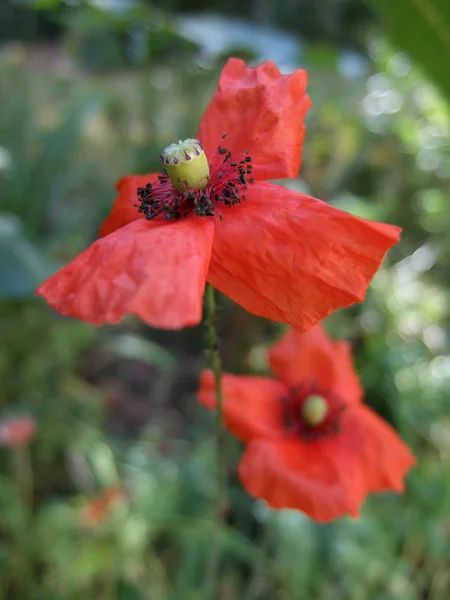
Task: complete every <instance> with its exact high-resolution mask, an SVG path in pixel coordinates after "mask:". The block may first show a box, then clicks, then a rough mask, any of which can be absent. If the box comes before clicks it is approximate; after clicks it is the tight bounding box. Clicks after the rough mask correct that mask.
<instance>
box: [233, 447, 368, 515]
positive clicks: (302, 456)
mask: <svg viewBox="0 0 450 600" xmlns="http://www.w3.org/2000/svg"><path fill="white" fill-rule="evenodd" d="M238 474H239V477H240V479H241V482H242V485H243V486H244V487H245V489H246V490H247V491H248V493H249V494H251V495H252V496H254V497H255V498H260V499H262V500H265V501H266V502H267V503H268V504H269V506H270V507H272V508H291V509H296V510H301V511H302V512H304V513H306V514H307V515H309V516H310V517H311V518H313V519H314V520H316V521H319V522H321V523H325V522H327V521H331V520H332V519H336V518H338V517H342V516H344V515H347V514H351V515H352V516H358V510H359V506H360V504H361V500H362V495H361V484H362V482H361V476H362V474H361V473H360V471H359V469H358V463H357V461H356V459H355V458H354V457H352V456H351V455H350V456H347V455H344V454H342V453H341V452H339V448H337V451H335V452H333V453H331V454H330V453H329V452H327V448H326V446H325V447H324V445H323V444H321V443H320V442H309V443H303V442H301V441H300V440H298V439H296V440H285V441H283V442H281V443H280V442H270V441H259V440H258V441H253V442H251V443H250V444H249V445H248V446H247V448H246V451H245V453H244V455H243V458H242V461H241V463H240V464H239V467H238Z"/></svg>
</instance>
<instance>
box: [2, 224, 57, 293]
mask: <svg viewBox="0 0 450 600" xmlns="http://www.w3.org/2000/svg"><path fill="white" fill-rule="evenodd" d="M55 270H56V267H55V265H54V264H52V263H51V262H50V261H49V260H47V259H46V258H45V257H44V256H42V255H41V253H40V252H39V251H38V250H37V248H35V247H34V246H33V244H32V243H31V242H30V241H29V240H28V239H27V238H26V237H25V236H24V234H23V230H22V225H21V223H20V221H19V219H18V218H17V217H15V216H14V215H9V214H5V213H3V214H1V213H0V298H24V297H26V296H30V295H31V294H33V293H34V290H35V289H36V288H37V287H38V285H39V284H41V283H42V282H43V281H44V280H45V279H47V277H50V275H52V274H53V273H54V272H55Z"/></svg>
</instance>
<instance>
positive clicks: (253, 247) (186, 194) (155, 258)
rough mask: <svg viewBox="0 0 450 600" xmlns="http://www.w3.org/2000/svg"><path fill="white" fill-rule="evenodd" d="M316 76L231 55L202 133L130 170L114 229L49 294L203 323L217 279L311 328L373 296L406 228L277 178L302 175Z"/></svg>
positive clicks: (67, 305)
mask: <svg viewBox="0 0 450 600" xmlns="http://www.w3.org/2000/svg"><path fill="white" fill-rule="evenodd" d="M306 82H307V75H306V73H305V72H304V71H302V70H298V71H295V72H294V73H293V74H291V75H281V74H280V72H279V70H278V69H277V67H276V66H275V65H274V64H273V63H271V62H265V63H263V64H261V65H260V66H258V67H256V68H249V67H247V66H246V65H245V63H244V62H243V61H242V60H238V59H230V60H229V61H228V62H227V63H226V65H225V67H224V69H223V72H222V74H221V76H220V80H219V84H218V87H217V90H216V92H215V94H214V96H213V98H212V100H211V103H210V104H209V106H208V108H207V109H206V112H205V114H204V115H203V118H202V120H201V123H200V127H199V130H198V134H197V137H198V140H186V141H185V142H180V143H179V144H178V145H171V146H169V147H168V148H166V150H165V151H164V153H163V155H162V158H163V163H164V167H165V168H166V171H167V173H166V174H165V175H158V174H155V173H152V174H149V175H139V176H134V175H131V176H126V177H124V178H123V179H121V180H120V181H119V183H118V184H117V190H118V192H119V196H118V197H117V199H116V201H115V203H114V206H113V209H112V212H111V214H110V215H109V216H108V218H107V219H106V220H105V222H104V223H103V225H102V227H101V230H100V234H101V236H102V237H101V238H100V239H99V240H97V241H96V242H94V243H93V244H92V245H91V246H90V247H89V248H87V250H85V251H84V252H82V253H81V254H80V255H79V256H77V257H76V258H75V259H74V260H73V261H72V262H71V263H70V264H69V265H67V266H66V267H65V268H63V269H62V270H61V271H59V272H58V273H56V274H55V275H54V276H53V277H51V278H50V279H49V280H47V281H46V282H45V283H43V284H42V285H41V286H40V288H39V289H38V290H37V294H39V295H40V296H43V297H44V298H45V299H46V300H47V302H48V303H49V304H50V305H51V306H52V307H53V308H55V309H56V310H58V311H59V312H60V313H62V314H64V315H72V316H75V317H78V318H80V319H83V320H84V321H88V322H90V323H94V324H95V325H101V324H103V323H115V322H118V321H119V320H120V319H121V318H122V317H123V315H124V314H126V313H133V314H136V315H137V316H138V317H140V318H141V319H142V320H143V321H145V322H146V323H148V324H150V325H152V326H155V327H161V328H167V329H180V328H182V327H184V326H187V325H196V324H197V323H199V322H200V320H201V317H202V298H203V292H204V288H205V283H206V281H208V282H209V283H210V284H212V285H213V286H214V287H215V288H217V289H218V290H220V291H221V292H223V293H224V294H226V295H227V296H229V297H230V298H231V299H232V300H234V301H235V302H237V303H238V304H240V305H241V306H243V307H244V308H245V309H247V310H248V311H250V312H252V313H254V314H256V315H259V316H263V317H266V318H268V319H272V320H274V321H280V322H286V323H289V324H291V325H292V326H293V327H295V328H296V329H297V330H299V331H303V330H307V329H309V328H310V327H312V326H313V325H314V324H315V323H317V322H318V321H319V320H320V319H322V318H324V317H325V316H326V315H327V314H328V313H330V312H331V311H332V310H335V309H337V308H340V307H343V306H348V305H350V304H353V303H354V302H361V301H362V300H363V298H364V295H365V291H366V288H367V286H368V284H369V282H370V280H371V278H372V276H373V275H374V273H375V272H376V270H377V269H378V267H379V266H380V263H381V261H382V259H383V257H384V254H385V253H386V251H387V250H388V249H389V248H390V247H391V246H392V245H393V244H395V243H397V241H398V240H399V231H400V230H399V229H398V228H397V227H394V226H390V225H385V224H381V223H376V222H370V221H366V220H364V219H359V218H356V217H353V216H351V215H349V214H347V213H345V212H342V211H340V210H337V209H336V208H332V207H331V206H328V205H327V204H325V203H323V202H321V201H319V200H315V199H314V198H310V197H308V196H306V195H304V194H301V193H299V192H295V191H292V190H288V189H285V188H283V187H280V186H278V185H274V184H271V183H268V182H267V181H265V180H267V179H272V178H278V179H282V178H287V177H296V176H297V173H298V169H299V167H300V159H301V150H302V144H303V137H304V133H305V127H304V125H303V121H304V117H305V114H306V112H307V111H308V109H309V107H310V105H311V102H310V99H309V97H308V96H307V95H306V93H305V89H306ZM224 133H226V134H227V135H226V137H224V135H223V134H224ZM177 169H178V170H179V174H180V175H178V176H177V174H176V171H177ZM190 169H192V170H191V171H189V170H190ZM186 170H187V171H189V173H187V171H186Z"/></svg>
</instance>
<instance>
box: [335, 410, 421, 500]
mask: <svg viewBox="0 0 450 600" xmlns="http://www.w3.org/2000/svg"><path fill="white" fill-rule="evenodd" d="M340 426H341V436H340V439H341V443H342V445H343V446H344V447H345V449H346V450H347V452H352V453H354V454H355V456H358V459H359V461H360V463H361V471H362V472H363V473H364V477H365V480H366V487H367V491H368V492H380V491H383V490H393V491H395V492H402V491H403V489H404V478H405V475H406V473H407V472H408V471H409V469H410V468H411V467H412V466H413V465H414V464H415V462H416V459H415V458H414V456H413V455H412V453H411V450H410V449H409V448H408V446H407V445H406V444H405V443H404V442H403V441H402V440H401V439H400V437H399V435H398V434H397V432H396V431H395V430H394V429H393V428H392V427H390V425H389V424H388V423H386V421H384V420H383V419H382V418H381V417H380V416H379V415H377V414H376V413H375V412H374V411H373V410H371V409H370V408H369V407H368V406H364V405H362V404H361V405H358V406H352V407H349V408H348V409H347V410H346V411H345V412H344V414H343V416H342V420H341V424H340Z"/></svg>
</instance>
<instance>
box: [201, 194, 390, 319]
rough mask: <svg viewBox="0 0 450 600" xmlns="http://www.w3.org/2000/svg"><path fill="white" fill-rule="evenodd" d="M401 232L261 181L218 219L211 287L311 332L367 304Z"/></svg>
mask: <svg viewBox="0 0 450 600" xmlns="http://www.w3.org/2000/svg"><path fill="white" fill-rule="evenodd" d="M399 232H400V230H399V228H398V227H394V226H392V225H385V224H383V223H375V222H372V221H366V220H364V219H360V218H357V217H353V216H352V215H349V214H348V213H345V212H342V211H340V210H338V209H336V208H333V207H331V206H329V205H328V204H325V203H324V202H321V201H320V200H315V199H314V198H310V197H308V196H305V195H304V194H300V193H299V192H294V191H292V190H288V189H285V188H283V187H281V186H278V185H273V184H270V183H265V182H262V183H257V184H254V185H252V186H250V188H249V189H248V192H247V200H245V201H244V203H243V204H241V205H239V206H235V207H233V208H231V209H230V210H227V211H226V212H224V220H223V221H221V222H219V221H217V223H216V230H215V235H214V245H213V253H212V256H211V264H210V269H209V273H208V281H209V282H210V283H211V284H212V285H213V286H214V287H216V288H217V289H218V290H220V291H221V292H223V293H224V294H226V295H227V296H229V297H230V298H231V299H232V300H234V301H235V302H237V303H238V304H240V305H241V306H243V307H244V308H245V309H246V310H248V311H249V312H251V313H254V314H256V315H259V316H262V317H266V318H267V319H272V320H273V321H280V322H285V323H289V324H290V325H292V326H293V327H294V328H295V329H297V330H298V331H306V330H308V329H310V328H311V327H313V325H315V324H316V323H317V322H318V321H320V320H322V319H323V318H324V317H326V316H327V315H328V314H329V313H330V312H331V311H333V310H336V309H337V308H342V307H344V306H349V305H351V304H353V303H354V302H361V301H362V300H363V299H364V296H365V292H366V289H367V287H368V285H369V282H370V280H371V279H372V277H373V275H374V274H375V272H376V271H377V269H378V268H379V266H380V263H381V261H382V260H383V257H384V255H385V253H386V251H387V250H388V249H389V248H390V247H391V246H393V245H394V244H396V243H397V242H398V240H399Z"/></svg>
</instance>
